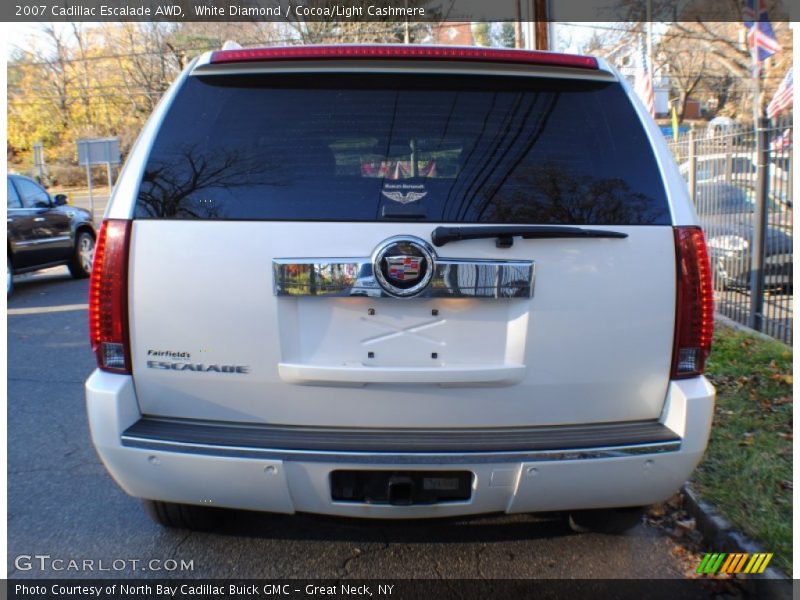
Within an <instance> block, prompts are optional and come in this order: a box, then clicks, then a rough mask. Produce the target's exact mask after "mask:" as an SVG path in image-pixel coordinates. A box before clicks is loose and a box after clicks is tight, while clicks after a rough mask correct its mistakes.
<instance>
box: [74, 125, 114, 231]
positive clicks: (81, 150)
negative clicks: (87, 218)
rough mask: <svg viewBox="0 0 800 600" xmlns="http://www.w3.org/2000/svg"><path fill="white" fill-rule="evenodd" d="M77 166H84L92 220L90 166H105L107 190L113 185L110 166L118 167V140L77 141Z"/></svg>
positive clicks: (92, 198)
mask: <svg viewBox="0 0 800 600" xmlns="http://www.w3.org/2000/svg"><path fill="white" fill-rule="evenodd" d="M77 144H78V164H79V165H86V182H87V184H88V187H89V206H90V209H91V212H92V219H94V195H93V194H92V165H103V164H104V165H106V174H107V175H108V190H109V194H110V193H111V186H112V185H113V184H114V182H113V181H112V176H111V165H118V164H119V163H120V158H119V139H118V138H102V139H93V140H78V141H77Z"/></svg>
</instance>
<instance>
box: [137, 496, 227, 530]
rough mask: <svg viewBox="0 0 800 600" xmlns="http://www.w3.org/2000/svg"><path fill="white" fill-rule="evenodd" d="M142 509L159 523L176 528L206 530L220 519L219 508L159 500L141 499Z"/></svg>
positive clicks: (211, 527)
mask: <svg viewBox="0 0 800 600" xmlns="http://www.w3.org/2000/svg"><path fill="white" fill-rule="evenodd" d="M142 502H143V503H144V510H145V512H147V514H148V516H149V517H150V518H151V519H153V521H155V522H156V523H158V524H159V525H163V526H164V527H174V528H177V529H192V530H195V531H208V530H210V529H213V528H214V527H215V526H216V525H217V524H218V523H219V521H220V516H221V511H220V509H215V508H209V507H207V506H194V505H192V504H176V503H174V502H161V501H160V500H143V501H142Z"/></svg>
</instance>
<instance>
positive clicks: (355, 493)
mask: <svg viewBox="0 0 800 600" xmlns="http://www.w3.org/2000/svg"><path fill="white" fill-rule="evenodd" d="M472 478H473V474H472V472H470V471H365V470H338V471H333V472H332V473H331V477H330V482H331V498H332V499H333V500H334V501H336V502H356V503H363V504H391V505H394V506H412V505H415V504H441V503H446V502H464V501H467V500H469V499H470V498H471V497H472Z"/></svg>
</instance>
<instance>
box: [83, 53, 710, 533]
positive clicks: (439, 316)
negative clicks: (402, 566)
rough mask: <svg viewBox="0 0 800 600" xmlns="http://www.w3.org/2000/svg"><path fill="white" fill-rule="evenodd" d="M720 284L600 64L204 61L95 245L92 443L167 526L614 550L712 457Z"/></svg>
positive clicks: (683, 203) (178, 88) (567, 58)
mask: <svg viewBox="0 0 800 600" xmlns="http://www.w3.org/2000/svg"><path fill="white" fill-rule="evenodd" d="M676 261H677V264H678V265H679V269H677V271H676V268H675V266H676ZM534 280H536V281H535V285H534ZM711 285H712V284H711V277H710V267H709V263H708V257H707V253H706V248H705V243H704V238H703V233H702V230H701V229H700V227H699V223H698V222H697V219H696V216H695V213H694V210H693V208H692V205H691V199H690V198H689V195H688V193H687V189H686V185H685V183H684V182H683V180H682V179H681V177H680V173H679V172H678V168H677V165H675V163H674V160H673V159H672V157H671V154H670V152H669V150H668V148H667V146H666V144H665V142H664V139H663V136H661V134H660V132H659V130H658V128H657V127H656V126H655V124H654V123H653V121H652V119H651V118H650V117H649V115H648V114H647V111H646V109H645V108H644V107H643V105H642V104H641V102H640V101H639V100H638V99H637V97H636V95H635V94H634V93H633V91H632V90H631V88H630V86H629V85H628V84H627V83H626V82H625V80H624V78H623V77H622V76H620V74H619V73H618V72H617V71H616V70H615V69H614V68H613V67H611V66H609V65H608V63H606V62H605V61H604V60H602V59H595V58H592V57H586V56H573V55H565V54H555V53H553V54H551V53H540V52H526V51H520V50H492V49H486V48H480V49H475V48H451V47H427V46H391V45H382V46H331V47H327V46H301V47H282V48H256V49H244V50H234V49H231V50H223V51H217V52H213V53H208V54H205V55H203V56H202V57H200V58H199V59H197V60H195V61H193V62H192V63H191V64H190V65H189V66H188V67H187V69H186V70H185V71H184V72H183V74H182V75H181V76H180V78H179V79H178V80H177V81H176V82H175V84H174V85H173V86H172V87H171V88H170V90H169V91H168V92H167V94H166V95H165V97H164V99H163V101H162V102H161V103H160V104H159V107H158V108H157V109H156V111H155V112H154V114H153V115H152V117H151V119H150V122H149V124H148V125H147V126H146V127H145V129H144V133H143V134H142V136H141V137H140V139H139V141H138V142H137V144H136V146H135V147H134V148H133V150H132V152H131V154H130V156H129V158H128V163H127V165H126V167H125V169H124V170H123V174H122V176H121V178H120V180H119V182H118V185H117V188H116V193H115V195H114V197H113V198H112V200H111V204H110V206H109V208H108V212H107V215H106V220H105V221H104V224H103V227H102V229H101V232H100V237H99V241H98V251H97V259H96V260H95V265H94V272H93V274H92V280H91V284H90V288H91V296H90V298H91V301H90V322H91V341H92V346H93V348H94V350H95V353H96V356H97V363H98V368H97V370H96V371H95V372H94V373H93V374H92V375H91V376H90V377H89V379H88V381H87V382H86V402H87V410H88V417H89V424H90V430H91V435H92V439H93V441H94V444H95V447H96V448H97V451H98V453H99V455H100V457H101V458H102V460H103V462H104V464H105V466H106V468H107V469H108V471H109V472H110V473H111V474H112V475H113V477H114V479H115V480H116V481H117V482H118V483H119V485H120V486H121V487H122V488H123V489H124V490H125V491H126V492H127V493H129V494H130V495H132V496H135V497H138V498H141V499H143V500H144V501H145V506H146V507H147V509H148V512H149V513H150V514H151V516H152V517H153V518H154V519H155V520H156V521H157V522H159V523H161V524H163V525H166V526H177V527H198V528H200V527H206V526H208V525H209V524H210V522H212V521H213V519H214V518H215V517H216V516H217V515H218V514H219V512H218V511H215V510H213V509H214V508H233V509H247V510H261V511H271V512H277V513H294V512H309V513H323V514H329V515H339V516H345V517H365V518H428V517H446V516H457V515H467V514H480V513H493V512H507V513H521V512H537V511H562V512H564V513H568V514H569V515H570V522H571V524H572V525H573V526H574V527H575V528H576V529H579V530H580V529H586V528H590V529H597V530H602V531H623V530H625V529H626V528H629V527H631V526H633V525H635V524H636V523H637V522H638V521H639V519H640V515H641V510H642V508H641V507H643V506H646V505H649V504H651V503H654V502H660V501H663V500H665V499H667V498H669V497H670V496H671V495H672V494H674V493H675V491H676V490H678V489H679V487H680V486H681V485H682V484H683V482H684V481H685V480H686V478H687V477H688V476H689V474H690V473H691V472H692V470H693V469H694V467H695V465H696V464H697V463H698V461H699V460H700V458H701V456H702V455H703V452H704V449H705V447H706V443H707V440H708V436H709V428H710V426H711V418H712V414H713V406H714V388H713V387H712V386H711V385H710V384H709V382H708V381H707V380H706V378H705V377H704V375H703V370H704V365H705V360H706V357H707V356H708V353H709V351H710V344H711V337H712V329H713V312H714V311H713V299H712V287H711ZM353 292H356V294H358V293H361V294H362V295H360V296H359V295H354V294H353Z"/></svg>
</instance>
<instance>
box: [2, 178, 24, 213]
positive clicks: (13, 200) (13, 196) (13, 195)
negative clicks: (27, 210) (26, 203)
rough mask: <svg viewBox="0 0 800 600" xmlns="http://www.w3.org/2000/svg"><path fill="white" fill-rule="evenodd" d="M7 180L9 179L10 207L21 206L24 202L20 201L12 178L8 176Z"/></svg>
mask: <svg viewBox="0 0 800 600" xmlns="http://www.w3.org/2000/svg"><path fill="white" fill-rule="evenodd" d="M6 181H8V208H21V207H22V203H21V202H20V201H19V195H18V194H17V190H16V188H15V187H14V184H13V183H11V178H10V177H6Z"/></svg>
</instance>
